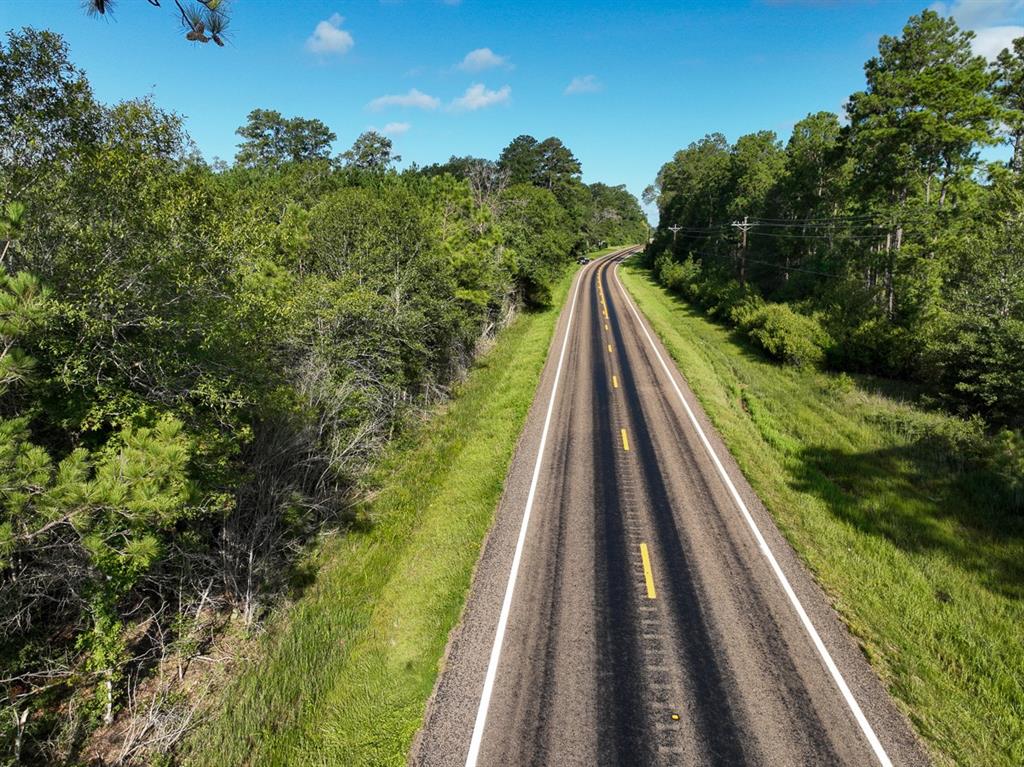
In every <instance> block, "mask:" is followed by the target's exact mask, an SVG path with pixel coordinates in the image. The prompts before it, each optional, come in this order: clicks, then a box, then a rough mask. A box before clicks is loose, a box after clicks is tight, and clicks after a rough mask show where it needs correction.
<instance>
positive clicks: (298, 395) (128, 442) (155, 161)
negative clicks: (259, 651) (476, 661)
mask: <svg viewBox="0 0 1024 767" xmlns="http://www.w3.org/2000/svg"><path fill="white" fill-rule="evenodd" d="M192 29H193V31H195V30H194V28H192ZM211 31H212V30H210V29H209V28H205V29H204V30H203V31H202V32H201V34H204V35H208V34H209V33H210V32H211ZM0 118H2V119H0V140H3V141H4V146H5V149H4V151H3V152H0V214H2V215H0V248H2V255H0V264H2V266H3V269H2V270H0V577H2V578H3V583H4V588H3V589H0V678H4V679H8V680H17V681H16V682H13V683H5V684H4V685H3V689H2V691H3V693H4V695H5V698H9V699H10V700H11V701H14V703H15V708H13V709H12V711H13V712H14V714H15V716H19V715H20V714H19V711H20V712H24V711H29V712H30V715H28V716H27V718H26V719H25V720H24V726H25V728H26V730H25V732H24V733H23V734H24V738H23V740H24V746H23V750H22V753H21V755H20V758H21V761H22V762H23V763H26V764H32V763H36V764H42V763H46V764H59V763H65V764H71V763H75V761H76V760H79V759H80V758H82V751H81V749H82V747H83V743H84V741H85V740H86V739H87V738H88V736H89V732H90V730H91V728H93V727H94V726H96V725H103V724H109V723H110V720H111V718H112V717H113V716H115V715H116V713H117V710H118V708H119V706H121V705H122V703H123V701H124V698H125V691H126V690H127V689H132V690H134V689H138V688H145V687H146V682H145V679H144V677H145V675H146V674H148V673H151V672H152V671H153V669H154V665H153V664H154V662H155V663H157V666H156V667H159V662H160V660H161V659H160V657H159V656H160V653H161V652H170V651H171V649H170V648H178V649H179V650H181V649H182V648H184V647H186V646H188V645H189V642H187V641H184V640H182V641H180V642H179V641H178V638H176V637H175V636H174V634H175V632H176V631H179V630H181V627H182V626H183V625H185V624H186V622H187V621H184V619H183V618H182V616H192V617H194V616H197V615H198V613H200V612H201V611H219V612H220V613H221V614H223V615H225V616H226V615H231V614H233V615H237V616H239V618H240V620H241V621H243V622H244V623H245V624H246V625H247V626H248V625H250V624H251V623H252V622H254V621H257V620H260V619H261V618H262V617H263V616H264V615H265V614H266V612H267V610H268V609H270V608H271V607H273V606H274V605H275V604H276V603H277V602H278V601H279V600H280V599H282V597H283V596H284V595H285V594H286V593H288V590H289V589H290V588H292V587H293V586H294V583H295V581H296V578H295V577H294V571H293V566H294V563H295V561H296V558H297V557H298V556H299V554H300V553H301V552H302V551H303V549H304V547H305V546H306V545H307V544H308V543H309V542H310V541H311V540H312V539H313V538H314V537H315V536H316V535H317V534H318V533H320V532H323V531H324V530H326V529H328V528H334V529H336V530H338V531H339V534H340V535H342V536H344V535H345V534H346V533H347V532H348V526H349V525H350V524H353V523H355V522H359V523H360V524H366V520H354V519H353V512H352V508H353V498H354V496H355V495H356V494H357V493H358V492H359V488H360V484H359V483H360V481H361V479H362V478H363V477H364V476H365V474H366V472H367V471H368V470H369V469H370V468H371V467H372V466H373V464H374V462H375V461H376V460H377V459H378V457H379V456H380V455H381V452H382V450H383V449H384V448H385V446H386V445H387V444H388V442H389V441H390V440H392V439H393V438H394V437H395V436H396V435H399V434H401V433H402V431H403V430H404V429H405V428H406V427H407V426H408V425H409V424H410V423H415V422H417V421H418V420H420V416H421V415H422V414H423V413H424V412H426V411H427V409H428V408H430V407H431V406H432V405H433V404H434V403H436V402H438V401H440V400H443V399H444V398H445V397H446V396H447V395H448V393H449V392H450V390H451V387H453V386H455V385H456V384H457V383H458V382H459V381H460V380H461V379H462V378H463V377H464V375H465V374H466V371H467V370H468V369H469V367H470V366H471V364H472V362H473V359H474V357H475V355H476V352H477V350H478V349H479V348H481V347H482V346H483V344H481V341H484V340H487V339H489V338H491V337H493V336H494V335H495V334H496V333H497V332H498V331H499V330H500V329H501V328H502V327H504V326H505V325H506V324H507V323H508V322H509V321H510V319H511V318H513V317H515V316H516V315H517V310H518V308H519V307H520V306H521V305H523V304H534V305H544V304H548V305H550V303H551V293H550V286H551V285H552V284H553V283H555V282H558V281H560V280H564V278H565V276H566V274H567V268H568V266H569V265H570V264H571V262H572V256H573V255H574V254H575V253H577V252H579V250H580V249H581V248H582V247H584V245H585V243H586V242H587V241H588V240H594V239H596V238H599V237H600V238H604V239H612V238H622V237H630V238H633V237H634V236H636V237H637V238H638V237H639V235H640V227H639V223H640V222H641V220H642V215H641V214H640V211H639V207H638V205H637V203H636V200H635V199H633V198H632V196H631V195H629V194H628V192H626V191H625V190H624V189H623V188H621V187H611V186H605V185H594V186H592V187H588V186H586V185H584V184H583V183H582V182H581V181H580V178H579V176H580V167H579V163H578V161H577V160H576V159H575V157H573V155H572V153H571V152H570V151H569V150H568V148H566V147H565V146H564V145H563V144H562V143H561V142H560V141H559V140H558V139H555V138H551V139H547V140H545V141H543V142H540V143H539V144H537V152H538V157H539V164H538V165H537V166H536V168H534V169H533V170H532V171H531V173H532V174H533V175H531V177H530V180H529V182H528V183H526V184H514V185H511V186H509V185H508V184H507V180H508V177H507V175H506V174H505V172H504V171H503V170H502V169H501V168H500V167H499V164H498V163H496V162H491V161H484V160H477V159H475V158H463V161H459V162H454V161H453V162H452V163H449V166H448V167H445V168H443V169H439V168H433V169H429V170H428V171H422V172H421V171H419V170H418V169H416V168H415V167H413V168H411V169H409V170H407V171H404V172H402V173H401V174H399V173H397V172H395V171H394V169H393V165H394V163H395V162H397V161H398V160H399V158H398V157H397V156H395V155H393V153H392V146H391V143H390V141H389V140H387V139H386V138H384V137H382V136H379V135H377V134H375V133H372V132H369V133H365V134H363V135H362V136H360V137H359V139H357V141H356V143H355V145H354V146H353V147H352V149H351V150H350V151H348V152H346V153H345V154H343V155H342V157H341V159H342V161H343V162H337V161H335V160H332V159H330V157H329V152H330V144H331V142H332V141H333V140H334V138H335V136H334V134H333V133H332V132H331V131H330V129H329V128H328V127H327V126H326V125H324V124H323V123H321V122H320V121H318V120H310V119H304V118H299V117H294V118H284V117H282V116H281V114H280V113H278V112H276V111H273V110H263V109H258V110H254V111H253V112H252V113H250V115H249V117H248V120H247V123H246V125H245V126H243V127H242V128H240V129H239V131H238V134H239V136H240V137H241V138H242V143H241V145H240V148H239V153H238V156H237V158H236V162H235V164H234V165H233V166H232V167H230V168H228V167H226V166H223V165H220V166H218V167H217V168H216V169H214V168H211V167H209V166H207V165H206V163H204V162H203V161H202V159H201V158H200V157H199V156H198V155H197V153H196V151H195V147H194V145H193V144H192V142H191V140H190V138H189V137H188V135H187V134H186V133H185V131H184V129H183V124H182V118H181V117H180V116H178V115H175V114H173V113H169V112H166V111H164V110H162V109H160V108H159V107H158V106H157V105H156V104H155V103H154V102H153V101H152V100H151V99H140V100H133V101H126V102H122V103H119V104H114V105H102V104H98V103H96V102H95V101H94V100H93V99H92V96H91V92H90V91H89V87H88V83H87V82H86V81H85V78H84V76H82V74H81V73H80V72H79V71H78V70H76V69H75V68H74V67H73V66H72V65H71V64H70V62H69V61H68V58H67V49H66V46H65V45H64V43H63V41H62V40H61V39H60V38H59V37H57V36H56V35H52V34H50V33H45V32H36V31H34V30H24V31H22V32H20V33H13V32H12V33H10V34H8V36H7V41H6V44H5V45H4V46H3V47H2V48H0ZM531 316H532V317H539V316H540V315H539V314H533V315H531ZM544 316H545V317H547V315H544ZM545 321H546V320H545ZM538 348H540V347H538ZM520 379H522V376H518V377H517V378H516V380H517V381H520ZM522 381H525V379H522ZM522 381H520V383H522ZM517 391H519V389H517ZM517 396H518V394H517ZM527 400H528V398H527ZM519 404H521V403H519ZM517 407H518V404H517ZM503 444H504V443H503ZM503 449H504V448H503ZM492 457H493V456H492ZM492 468H494V467H493V466H492ZM491 485H493V483H489V484H488V492H490V491H491V490H492V489H493V487H491ZM442 516H443V515H442ZM463 554H465V551H463ZM460 556H461V555H460ZM467 561H468V560H467ZM8 720H10V721H15V720H14V719H13V718H11V717H8V716H7V714H5V717H4V724H3V727H4V728H5V729H4V730H3V732H4V733H5V734H6V733H7V729H6V728H8V727H9V726H10V725H9V724H8ZM17 721H18V722H19V724H15V725H14V727H15V728H16V729H17V728H19V727H21V720H20V719H19V720H17ZM130 729H131V728H128V730H130ZM125 731H127V730H125ZM116 732H121V730H116V729H115V730H111V731H108V734H111V733H116ZM114 736H115V737H116V734H115V735H114ZM172 745H173V744H171V743H167V744H165V745H164V746H162V747H164V748H170V747H171V746H172ZM10 755H11V754H10V753H9V751H8V746H7V744H6V742H4V743H0V760H3V759H6V758H8V757H9V756H10ZM140 758H141V757H140ZM147 758H148V757H147Z"/></svg>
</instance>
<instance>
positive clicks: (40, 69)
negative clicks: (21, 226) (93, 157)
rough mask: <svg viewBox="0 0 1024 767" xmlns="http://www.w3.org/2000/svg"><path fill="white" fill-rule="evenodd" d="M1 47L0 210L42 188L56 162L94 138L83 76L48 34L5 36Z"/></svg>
mask: <svg viewBox="0 0 1024 767" xmlns="http://www.w3.org/2000/svg"><path fill="white" fill-rule="evenodd" d="M6 37H7V40H6V45H0V204H4V203H7V202H12V201H14V200H17V199H20V198H21V197H22V196H23V195H24V194H25V192H26V191H27V189H28V188H29V187H30V186H34V185H37V184H43V183H45V181H46V178H47V177H48V175H49V174H50V173H51V172H54V171H55V170H56V169H57V168H58V161H60V160H65V161H66V160H67V158H68V157H69V155H70V154H71V152H72V151H73V149H74V148H75V147H76V146H78V145H80V144H82V143H85V142H89V141H92V140H94V139H95V137H96V128H97V116H98V109H97V106H96V104H95V102H94V101H93V97H92V91H91V89H90V88H89V84H88V82H87V81H86V79H85V76H84V75H83V74H82V72H81V71H80V70H78V69H77V68H75V66H74V65H73V64H72V63H71V62H70V61H69V60H68V48H67V44H66V43H65V42H64V40H63V39H61V37H60V36H59V35H56V34H54V33H53V32H47V31H40V30H36V29H31V28H25V29H23V30H21V31H20V32H15V31H10V32H8V33H7V35H6Z"/></svg>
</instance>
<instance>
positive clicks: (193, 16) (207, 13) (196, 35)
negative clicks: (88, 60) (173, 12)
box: [85, 0, 229, 48]
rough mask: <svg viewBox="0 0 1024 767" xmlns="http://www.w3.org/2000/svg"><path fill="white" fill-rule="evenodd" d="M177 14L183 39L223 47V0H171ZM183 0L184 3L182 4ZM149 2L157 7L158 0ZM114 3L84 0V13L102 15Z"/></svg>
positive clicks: (225, 26)
mask: <svg viewBox="0 0 1024 767" xmlns="http://www.w3.org/2000/svg"><path fill="white" fill-rule="evenodd" d="M172 1H173V2H174V5H175V6H176V8H177V11H178V14H179V17H178V19H179V21H180V22H181V25H182V26H183V27H184V28H185V39H186V40H191V41H192V42H194V43H209V42H214V43H216V44H217V45H219V46H220V47H221V48H223V47H224V39H225V33H226V32H227V28H228V21H229V19H228V14H227V3H226V2H224V0H195V2H194V3H190V2H188V0H172ZM182 2H185V5H182ZM149 4H150V5H152V6H154V7H156V8H159V7H160V0H149ZM114 5H115V1H114V0H85V10H86V13H89V14H91V15H95V16H104V15H106V14H107V13H109V12H110V11H111V10H112V9H113V7H114Z"/></svg>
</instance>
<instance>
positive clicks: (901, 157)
mask: <svg viewBox="0 0 1024 767" xmlns="http://www.w3.org/2000/svg"><path fill="white" fill-rule="evenodd" d="M973 37H974V34H973V33H972V32H964V31H961V30H960V28H959V27H958V26H957V25H956V22H955V21H954V20H953V19H952V18H943V17H942V16H940V15H939V14H937V13H935V12H934V11H923V12H922V13H921V14H920V15H918V16H912V17H911V18H910V20H909V21H908V22H907V25H906V26H905V27H904V29H903V35H902V36H901V37H891V36H889V35H886V36H884V37H882V39H881V41H880V42H879V44H878V55H877V56H875V57H874V58H872V59H871V60H869V61H868V62H867V64H865V66H864V73H865V76H866V77H867V89H866V90H864V91H859V92H857V93H854V94H853V95H852V96H851V97H850V100H849V103H848V104H847V107H846V110H847V114H848V116H849V118H850V132H849V135H850V149H851V152H852V154H853V156H854V158H855V160H856V168H857V171H856V177H857V181H858V183H860V184H861V185H863V187H864V189H865V191H866V192H868V193H869V194H870V193H878V194H881V195H882V196H883V200H885V201H887V202H890V203H896V204H899V203H902V202H904V201H905V200H906V199H907V196H908V195H909V194H910V193H911V192H912V190H914V189H915V187H917V186H918V185H920V187H922V188H923V192H924V200H925V202H926V203H930V202H931V201H932V200H933V198H935V197H936V196H937V198H938V201H939V204H940V205H942V204H944V203H945V201H946V197H947V195H948V193H949V191H950V188H951V186H952V185H954V184H955V183H956V182H958V181H963V180H965V179H968V178H970V176H971V174H972V173H973V172H974V170H975V168H976V167H977V160H978V154H977V148H978V147H979V146H989V145H992V144H994V143H996V139H995V135H994V128H995V125H994V122H995V120H996V119H997V118H999V116H1000V113H999V109H998V107H997V105H996V103H995V101H994V99H993V98H992V95H991V93H990V91H989V88H990V86H991V85H992V80H993V77H992V74H991V73H990V72H989V70H988V67H987V64H986V62H985V59H984V58H982V57H981V56H975V55H974V54H973V53H972V52H971V40H972V39H973ZM936 193H937V195H936Z"/></svg>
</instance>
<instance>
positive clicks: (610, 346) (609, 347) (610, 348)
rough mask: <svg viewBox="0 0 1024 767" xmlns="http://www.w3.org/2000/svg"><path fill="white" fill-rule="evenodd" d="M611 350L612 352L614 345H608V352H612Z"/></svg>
mask: <svg viewBox="0 0 1024 767" xmlns="http://www.w3.org/2000/svg"><path fill="white" fill-rule="evenodd" d="M611 350H612V345H611V344H608V351H609V352H610V351H611Z"/></svg>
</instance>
